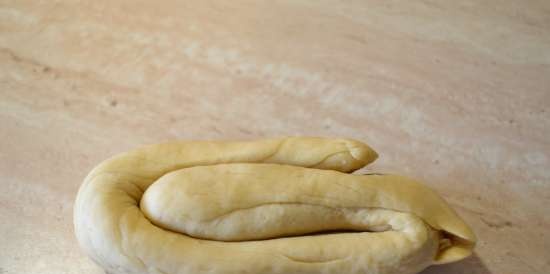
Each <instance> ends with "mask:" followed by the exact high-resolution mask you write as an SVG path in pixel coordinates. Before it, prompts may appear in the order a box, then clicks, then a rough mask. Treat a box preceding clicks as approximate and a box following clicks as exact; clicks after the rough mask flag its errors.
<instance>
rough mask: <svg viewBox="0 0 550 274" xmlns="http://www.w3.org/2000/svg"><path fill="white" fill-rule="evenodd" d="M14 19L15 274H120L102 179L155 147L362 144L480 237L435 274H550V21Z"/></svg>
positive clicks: (6, 106) (2, 264) (216, 16)
mask: <svg viewBox="0 0 550 274" xmlns="http://www.w3.org/2000/svg"><path fill="white" fill-rule="evenodd" d="M76 2H77V1H1V2H0V48H1V49H0V177H1V178H2V179H1V186H2V191H1V192H0V242H1V243H2V244H1V246H2V248H0V273H2V274H8V273H9V274H15V273H41V274H50V273H51V274H53V273H56V274H58V273H83V274H93V273H102V272H101V270H100V269H99V267H97V266H96V265H95V264H94V263H93V262H92V261H91V260H89V259H88V258H87V257H86V256H85V254H84V253H83V252H82V251H80V249H79V247H78V245H77V242H76V239H75V238H74V234H73V227H72V205H73V201H74V198H75V195H76V191H77V189H78V187H79V185H80V183H81V181H82V179H83V178H84V177H85V176H86V174H87V172H89V171H90V169H92V168H93V166H94V165H95V164H97V163H99V162H100V161H102V160H103V159H105V158H107V157H109V156H111V155H113V154H115V153H118V152H122V151H126V150H128V149H131V148H134V147H136V146H139V145H142V144H150V143H156V142H161V141H166V140H173V139H254V138H260V137H268V136H282V135H316V136H343V137H351V138H355V139H358V140H361V141H365V142H367V143H369V144H370V145H371V146H372V147H374V148H375V149H376V150H377V151H378V152H379V154H380V155H381V157H380V159H379V160H378V161H377V162H376V163H375V164H373V165H372V166H371V167H370V169H371V170H376V171H378V172H391V173H400V174H404V175H407V176H411V177H414V178H417V179H420V180H422V181H424V182H426V184H428V185H429V186H431V187H432V188H434V189H435V190H437V191H438V192H439V193H440V194H441V195H442V196H443V197H444V198H445V199H446V200H447V201H448V202H449V203H450V204H451V205H452V206H453V207H454V208H455V209H456V210H457V211H458V212H459V213H460V215H461V216H463V217H464V219H465V220H466V221H467V222H468V223H469V224H471V226H472V227H473V229H474V231H475V232H476V234H477V236H478V238H479V244H478V247H477V249H476V252H475V255H474V256H472V257H470V258H469V259H467V260H465V261H462V262H459V263H455V264H451V265H445V266H434V267H430V268H429V269H428V270H426V271H424V272H423V274H436V273H441V274H458V273H468V274H476V273H477V274H507V273H509V274H523V273H536V274H538V273H540V274H543V273H550V261H549V258H550V256H549V254H550V236H549V235H548V230H549V229H550V217H549V214H548V204H549V203H550V168H549V166H550V138H549V137H550V107H549V106H550V77H549V76H550V66H549V63H550V2H549V1H545V0H541V1H512V0H507V1H447V3H444V2H442V1H416V3H415V4H412V2H409V1H342V2H339V1H311V2H306V1H242V2H239V3H233V2H234V1H230V2H231V3H230V2H228V1H224V2H221V1H220V2H219V3H213V2H210V1H85V2H81V3H76Z"/></svg>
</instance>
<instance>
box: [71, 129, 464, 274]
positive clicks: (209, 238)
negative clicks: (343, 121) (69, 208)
mask: <svg viewBox="0 0 550 274" xmlns="http://www.w3.org/2000/svg"><path fill="white" fill-rule="evenodd" d="M376 157H377V154H376V153H375V152H374V151H373V150H372V149H371V148H370V147H368V146H367V145H365V144H362V143H360V142H357V141H354V140H349V139H323V138H307V137H292V138H281V139H270V140H260V141H249V142H213V141H210V142H208V141H197V142H174V143H167V144H160V145H153V146H148V147H145V148H142V149H138V150H135V151H131V152H128V153H124V154H121V155H118V156H115V157H113V158H111V159H108V160H106V161H105V162H103V163H101V164H100V165H99V166H97V167H96V168H95V169H94V170H92V172H90V174H89V175H88V176H87V178H86V179H85V181H84V183H83V184H82V186H81V188H80V190H79V193H78V195H77V200H76V202H75V208H74V223H75V232H76V235H77V238H78V241H79V243H80V245H81V246H82V248H83V249H84V250H85V251H86V252H87V254H88V255H89V256H90V257H91V258H92V259H93V260H94V261H96V262H97V263H98V264H100V265H101V266H102V267H103V268H105V270H106V271H108V272H111V273H165V274H184V273H197V274H199V273H211V274H216V273H219V274H225V273H255V274H256V273H266V274H267V273H272V274H275V273H372V274H374V273H377V274H390V273H405V274H406V273H417V272H419V271H421V270H422V269H424V268H426V267H427V266H429V265H431V264H441V263H447V262H453V261H457V260H460V259H462V258H465V257H467V256H468V255H470V253H471V252H472V249H473V247H474V245H475V236H474V234H473V233H472V231H471V230H470V228H469V227H468V226H467V225H466V224H465V223H464V222H463V221H462V220H461V219H460V218H459V217H458V216H457V215H456V213H455V212H454V211H453V210H452V209H451V208H450V207H449V206H448V205H447V204H446V203H445V201H443V200H442V199H441V198H440V197H439V196H438V195H437V194H436V193H435V192H433V191H432V190H430V189H429V188H427V187H425V186H424V185H422V184H420V183H418V182H416V181H414V180H411V179H408V178H405V177H402V176H396V175H354V174H349V173H350V172H352V171H354V170H357V169H359V168H361V167H363V166H365V165H366V164H368V163H370V162H372V161H374V160H375V159H376Z"/></svg>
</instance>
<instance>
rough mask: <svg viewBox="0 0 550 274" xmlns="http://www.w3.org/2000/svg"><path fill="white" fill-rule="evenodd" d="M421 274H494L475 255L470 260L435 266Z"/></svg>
mask: <svg viewBox="0 0 550 274" xmlns="http://www.w3.org/2000/svg"><path fill="white" fill-rule="evenodd" d="M419 274H492V272H491V271H490V270H489V269H488V268H487V267H486V266H485V264H484V263H483V261H481V259H480V258H479V256H477V254H475V253H474V254H473V255H472V256H470V257H469V258H467V259H465V260H463V261H459V262H456V263H451V264H446V265H434V266H430V267H428V268H426V270H424V271H422V272H420V273H419Z"/></svg>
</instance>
